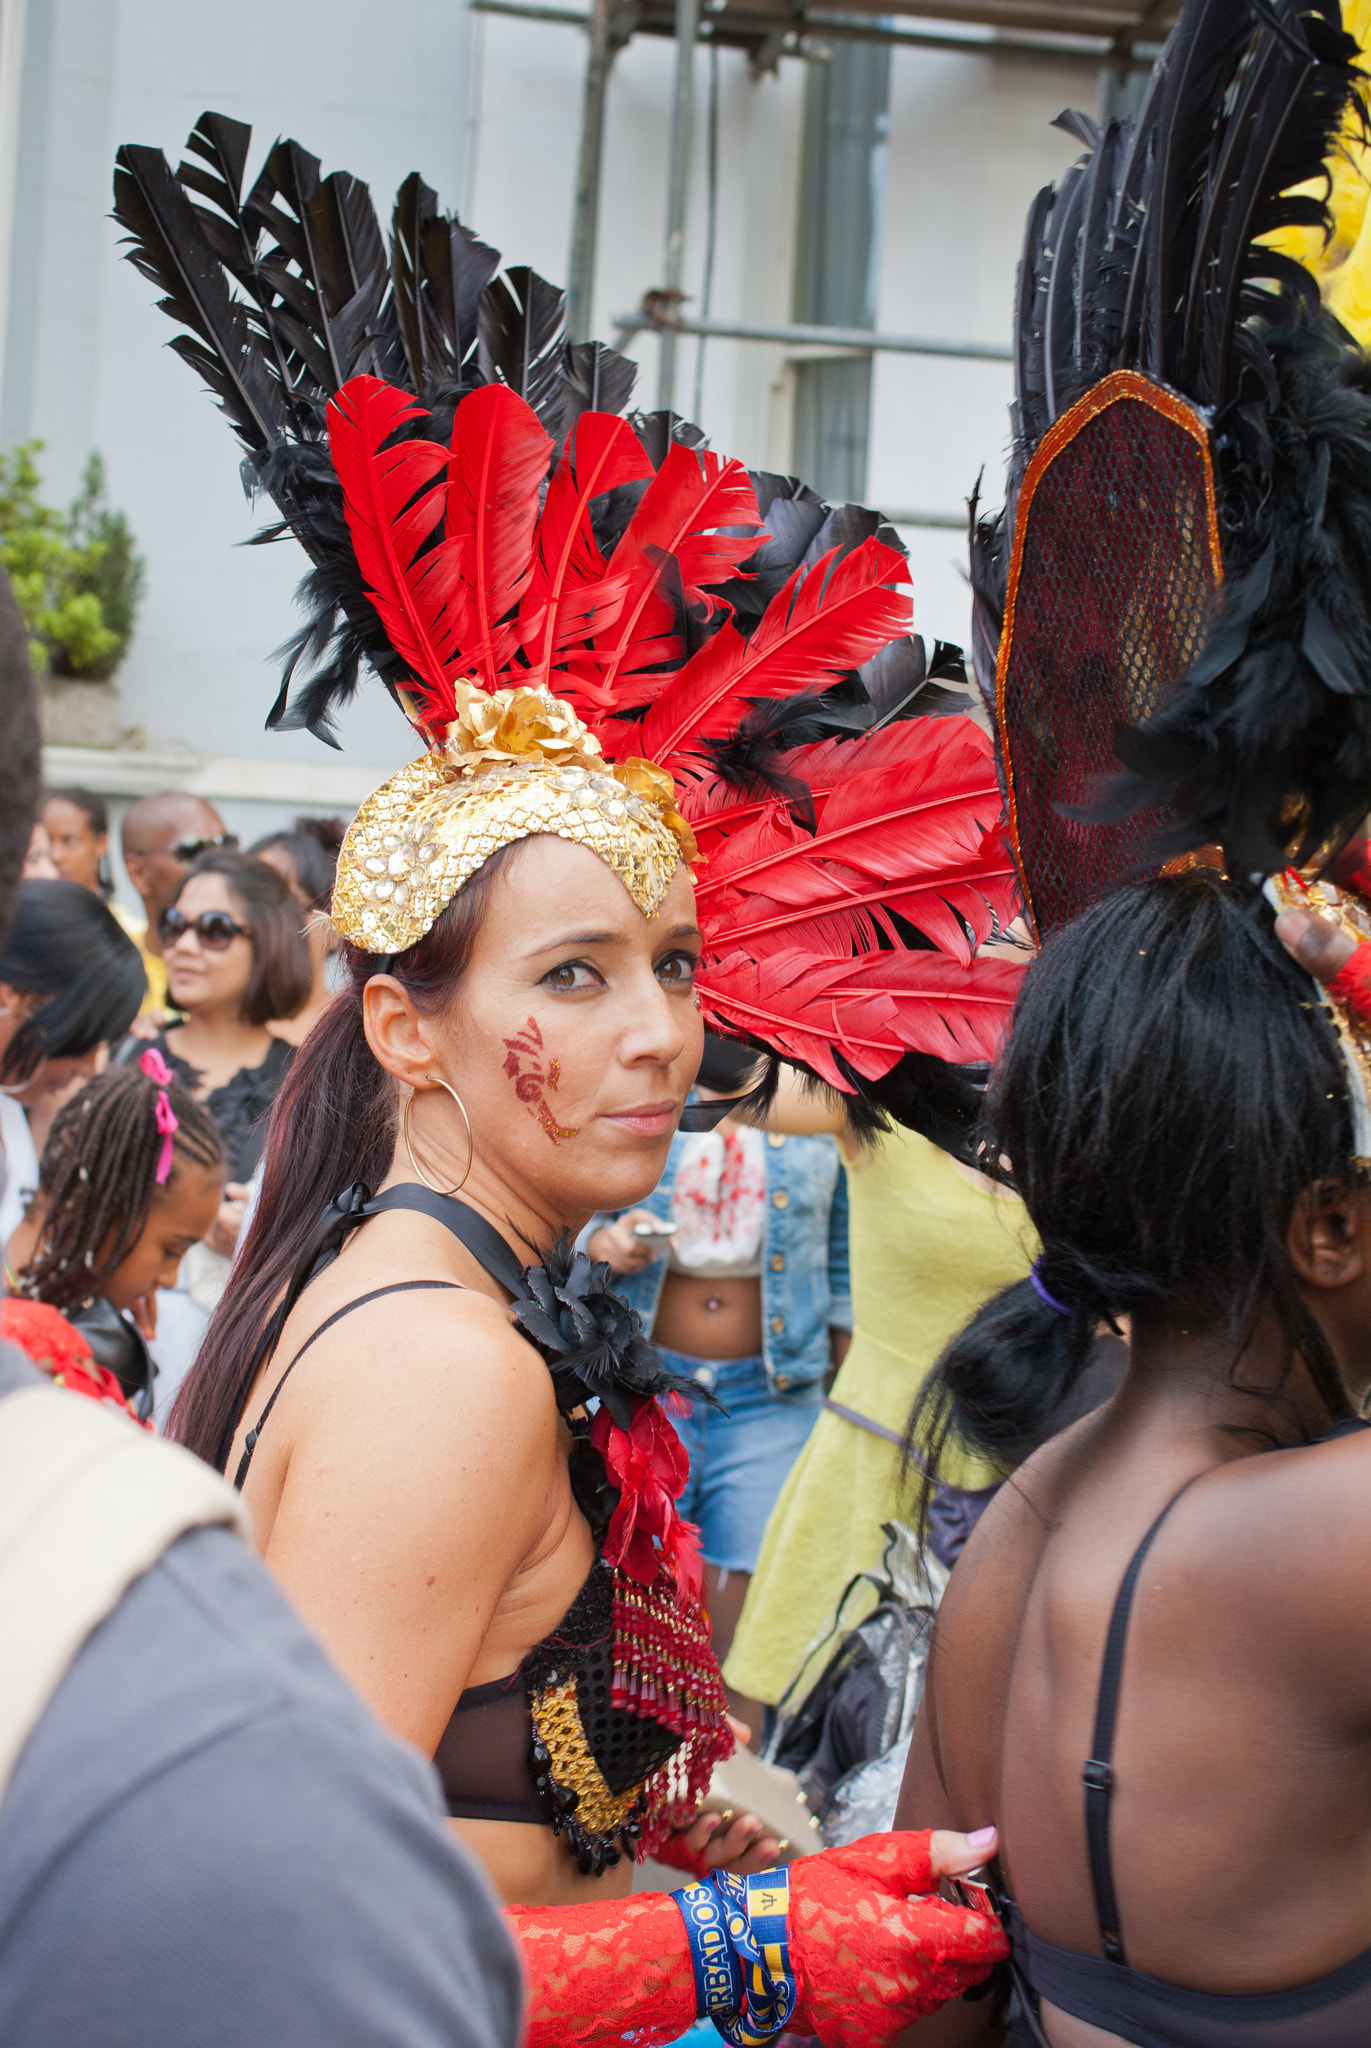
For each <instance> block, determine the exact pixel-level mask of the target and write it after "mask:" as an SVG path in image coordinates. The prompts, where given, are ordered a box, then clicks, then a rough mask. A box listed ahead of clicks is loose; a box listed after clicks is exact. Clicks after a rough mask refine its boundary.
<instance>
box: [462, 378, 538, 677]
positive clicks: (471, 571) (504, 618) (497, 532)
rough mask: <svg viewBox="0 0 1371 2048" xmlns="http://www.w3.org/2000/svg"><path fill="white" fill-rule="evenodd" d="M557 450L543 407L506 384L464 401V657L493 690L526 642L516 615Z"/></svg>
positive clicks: (530, 567)
mask: <svg viewBox="0 0 1371 2048" xmlns="http://www.w3.org/2000/svg"><path fill="white" fill-rule="evenodd" d="M551 452H552V442H551V440H550V439H549V437H548V436H547V435H546V434H545V433H544V432H543V429H542V426H541V425H540V424H539V420H538V415H537V413H536V412H534V410H533V408H532V406H531V405H526V404H525V402H524V400H523V399H522V398H520V397H518V395H517V394H516V393H515V392H513V391H511V390H510V389H509V387H508V385H506V384H484V385H482V386H481V388H480V390H478V391H473V392H472V393H471V396H470V397H469V398H464V399H463V400H462V402H461V404H460V405H459V406H458V408H457V414H456V418H455V419H454V420H453V423H452V448H451V454H450V459H449V463H448V496H447V535H448V539H449V540H453V539H458V538H462V539H466V540H467V541H468V543H469V549H470V554H469V559H468V565H467V569H466V578H467V587H468V592H469V601H470V621H471V623H470V629H469V635H468V642H467V645H466V647H465V648H464V650H463V659H464V660H465V662H466V663H467V664H468V665H469V666H470V667H471V668H472V669H473V670H475V671H477V672H478V675H477V679H478V680H479V681H480V682H481V683H482V684H484V686H485V688H487V689H489V690H498V689H499V688H500V687H501V685H502V683H503V682H507V681H509V680H511V678H509V677H502V675H501V673H500V672H501V670H502V669H503V668H504V667H505V666H506V664H507V663H508V662H509V660H510V658H511V657H512V655H513V653H514V651H515V649H516V647H517V646H518V644H519V633H518V627H517V624H516V623H515V622H514V621H513V620H512V619H510V617H509V614H510V613H511V612H513V611H514V609H515V607H516V606H517V605H518V603H519V600H520V598H521V597H522V596H523V593H524V589H525V587H526V585H527V584H528V581H529V578H530V576H531V575H532V573H533V531H534V527H535V525H536V524H537V519H538V491H539V487H540V485H541V484H542V481H543V478H544V477H545V476H546V475H547V464H548V456H549V455H550V454H551ZM519 680H522V676H521V677H520V678H519Z"/></svg>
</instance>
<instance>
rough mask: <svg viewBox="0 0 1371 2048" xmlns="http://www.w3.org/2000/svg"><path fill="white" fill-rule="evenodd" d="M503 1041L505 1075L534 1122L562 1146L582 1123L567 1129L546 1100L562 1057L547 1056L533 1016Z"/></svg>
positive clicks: (559, 1071) (559, 1072) (554, 1086)
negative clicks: (547, 1091)
mask: <svg viewBox="0 0 1371 2048" xmlns="http://www.w3.org/2000/svg"><path fill="white" fill-rule="evenodd" d="M503 1043H504V1048H505V1061H504V1071H505V1074H506V1075H507V1077H508V1078H509V1079H510V1080H511V1081H512V1082H513V1083H514V1093H515V1094H516V1095H517V1096H518V1098H519V1100H520V1102H522V1104H523V1105H524V1108H525V1109H526V1110H527V1111H528V1113H529V1115H530V1116H531V1117H532V1118H533V1120H534V1122H535V1123H537V1124H538V1125H539V1127H540V1128H541V1129H542V1130H543V1131H544V1132H545V1133H546V1135H547V1137H548V1138H549V1139H550V1140H551V1142H552V1143H553V1144H554V1145H560V1144H561V1142H562V1140H563V1139H564V1138H574V1137H576V1136H577V1134H578V1131H579V1128H580V1127H579V1125H576V1126H572V1127H571V1128H570V1129H568V1128H567V1127H566V1126H565V1125H562V1124H559V1123H558V1122H557V1119H556V1118H555V1117H554V1116H553V1114H552V1111H551V1110H550V1109H549V1108H548V1106H547V1103H546V1101H545V1099H544V1093H543V1091H544V1090H545V1089H547V1090H550V1091H551V1092H552V1093H553V1094H555V1093H556V1091H557V1084H558V1082H559V1081H560V1080H561V1078H562V1065H561V1061H560V1060H553V1059H548V1058H546V1057H545V1055H544V1052H543V1034H542V1032H541V1031H540V1030H539V1029H538V1023H537V1019H536V1018H534V1017H530V1018H529V1019H528V1020H527V1022H526V1023H525V1024H524V1025H523V1026H522V1027H521V1029H520V1030H519V1031H518V1032H516V1034H515V1035H514V1037H513V1038H506V1039H505V1040H504V1041H503Z"/></svg>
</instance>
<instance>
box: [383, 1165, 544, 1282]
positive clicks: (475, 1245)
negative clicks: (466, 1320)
mask: <svg viewBox="0 0 1371 2048" xmlns="http://www.w3.org/2000/svg"><path fill="white" fill-rule="evenodd" d="M387 1209H416V1210H418V1212H419V1214H420V1215H421V1216H431V1217H432V1219H433V1221H434V1222H435V1223H441V1224H442V1225H443V1226H444V1227H445V1228H446V1229H448V1230H450V1231H451V1232H452V1234H453V1236H454V1237H456V1238H460V1240H461V1242H462V1243H463V1244H464V1245H465V1246H466V1248H467V1250H468V1251H469V1252H470V1253H471V1256H472V1257H473V1259H475V1260H476V1262H477V1264H478V1265H480V1266H483V1267H484V1268H485V1270H486V1272H487V1273H489V1275H490V1277H491V1279H492V1280H498V1281H499V1283H500V1285H501V1286H502V1287H503V1288H506V1289H507V1290H508V1292H509V1293H510V1294H512V1295H513V1296H514V1299H515V1300H516V1301H527V1300H528V1298H529V1293H528V1281H527V1279H526V1278H525V1275H524V1268H523V1265H522V1263H521V1262H520V1260H519V1259H518V1258H517V1257H516V1255H515V1254H514V1253H513V1252H512V1251H511V1250H510V1248H509V1246H508V1245H507V1244H506V1243H505V1240H504V1239H503V1238H502V1237H501V1235H500V1233H499V1231H498V1230H497V1229H496V1228H495V1225H494V1224H493V1223H487V1221H486V1219H485V1217H484V1216H478V1215H477V1213H476V1211H475V1210H474V1209H471V1208H468V1206H467V1204H466V1203H465V1202H459V1201H458V1200H457V1197H456V1196H455V1195H439V1194H435V1193H434V1191H433V1189H432V1188H425V1187H420V1186H419V1185H418V1183H417V1182H415V1181H405V1182H403V1183H402V1184H401V1186H399V1187H398V1188H387V1189H386V1191H385V1193H384V1194H383V1195H377V1196H376V1197H375V1199H374V1200H372V1201H370V1202H368V1203H367V1204H366V1206H365V1208H364V1209H363V1210H362V1211H361V1213H360V1214H359V1215H358V1217H357V1221H358V1222H359V1223H364V1222H365V1221H366V1219H367V1217H368V1216H379V1215H381V1214H382V1213H383V1212H384V1211H385V1210H387ZM529 1249H530V1250H532V1249H533V1248H532V1246H530V1247H529Z"/></svg>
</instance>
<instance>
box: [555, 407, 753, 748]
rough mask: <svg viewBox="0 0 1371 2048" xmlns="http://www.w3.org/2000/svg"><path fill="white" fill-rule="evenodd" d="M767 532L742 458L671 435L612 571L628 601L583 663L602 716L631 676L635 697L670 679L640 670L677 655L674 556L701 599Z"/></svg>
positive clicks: (617, 702) (618, 701)
mask: <svg viewBox="0 0 1371 2048" xmlns="http://www.w3.org/2000/svg"><path fill="white" fill-rule="evenodd" d="M720 527H733V528H737V527H741V528H743V533H742V534H741V535H740V534H738V533H736V532H733V533H721V532H720V531H719V528H720ZM761 537H762V521H761V514H760V513H759V512H758V510H757V494H756V492H755V491H754V490H753V488H752V484H751V481H750V479H749V477H748V474H747V471H746V469H744V467H743V465H742V463H741V462H734V461H730V462H724V461H721V460H720V458H719V457H718V456H717V455H714V454H711V453H710V451H709V450H708V449H705V448H701V449H696V448H686V447H683V446H682V445H681V443H680V442H679V441H673V442H672V443H671V445H670V447H669V448H668V449H667V452H666V459H665V461H664V462H663V463H662V466H661V468H660V469H659V470H658V471H657V473H656V475H655V476H654V477H653V479H652V482H651V483H650V484H649V485H648V487H647V489H646V490H645V491H644V493H643V496H642V501H641V503H640V504H639V506H638V509H637V511H636V512H635V513H634V515H633V517H632V519H631V520H630V521H629V524H628V526H627V528H626V529H625V532H624V534H623V537H622V539H621V540H620V542H619V545H618V546H617V547H616V548H615V550H614V558H613V561H612V563H611V565H610V566H611V569H612V571H613V573H614V574H615V575H616V576H622V577H623V578H624V579H625V584H626V594H625V599H624V604H623V609H622V611H621V612H620V614H619V618H618V620H617V622H616V624H615V626H614V628H613V630H612V631H611V632H610V633H609V634H607V635H604V634H601V635H597V637H596V641H595V646H594V652H593V656H592V658H591V659H590V660H589V661H587V662H586V663H584V664H583V665H582V683H583V688H584V690H585V693H586V697H587V701H588V703H590V704H592V705H593V706H594V707H596V708H597V710H598V712H599V715H600V716H605V715H608V716H611V717H612V716H613V715H614V712H615V709H616V707H620V708H621V707H622V706H623V704H624V703H625V701H626V699H627V696H628V690H627V686H628V684H629V682H630V680H632V682H633V683H634V685H636V686H637V691H638V701H639V702H641V701H642V700H643V698H644V697H650V696H652V695H655V694H656V692H657V691H658V690H659V689H660V688H661V687H662V683H663V680H664V679H663V678H662V677H660V676H651V675H647V674H644V671H645V670H648V669H651V668H653V667H654V666H656V665H657V664H659V663H661V662H664V661H671V660H675V659H679V657H680V654H681V642H680V635H679V632H678V630H677V617H676V611H675V608H674V606H673V605H672V604H671V603H670V601H669V600H668V599H667V598H666V596H665V595H663V593H662V590H661V583H662V572H663V568H664V566H665V564H666V562H667V561H668V560H673V561H674V562H675V563H676V565H677V567H678V569H679V572H680V578H681V583H682V586H683V588H684V592H685V596H686V598H687V599H690V598H692V597H698V596H699V593H700V592H701V590H702V589H703V588H704V586H705V585H706V584H708V583H711V582H720V581H722V579H723V578H724V577H725V576H727V575H728V574H730V573H731V572H732V571H733V570H734V569H735V568H736V565H737V564H738V563H739V562H742V561H745V560H746V559H747V557H748V556H749V555H751V554H755V553H756V550H757V545H758V541H759V539H760V538H761ZM634 751H635V752H637V751H640V750H639V749H637V748H635V750H634Z"/></svg>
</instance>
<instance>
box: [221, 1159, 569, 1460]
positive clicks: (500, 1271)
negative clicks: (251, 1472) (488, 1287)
mask: <svg viewBox="0 0 1371 2048" xmlns="http://www.w3.org/2000/svg"><path fill="white" fill-rule="evenodd" d="M391 1209H413V1210H417V1211H418V1213H419V1214H420V1215H423V1216H429V1217H432V1219H433V1221H434V1222H435V1223H441V1224H443V1225H444V1227H445V1228H446V1229H448V1230H450V1231H451V1232H452V1234H453V1236H454V1237H456V1238H459V1239H460V1240H461V1242H462V1243H463V1244H464V1245H465V1246H466V1248H467V1250H468V1251H469V1252H470V1253H471V1255H472V1257H473V1258H474V1259H475V1260H476V1262H477V1264H478V1265H479V1266H481V1267H482V1268H483V1269H484V1270H485V1271H486V1272H487V1273H489V1275H490V1277H491V1279H492V1280H498V1281H499V1283H500V1285H501V1286H502V1287H503V1288H505V1289H506V1290H507V1292H508V1293H510V1294H512V1295H513V1296H514V1298H515V1300H516V1301H526V1300H527V1299H528V1293H529V1287H528V1281H527V1279H526V1277H525V1274H524V1268H523V1266H522V1265H521V1264H520V1263H519V1260H518V1259H517V1258H516V1256H515V1254H514V1253H513V1252H512V1251H511V1250H510V1248H509V1246H508V1245H507V1244H506V1243H505V1240H504V1239H503V1238H502V1237H501V1235H500V1233H499V1231H498V1230H497V1229H496V1228H495V1226H494V1224H493V1223H487V1221H486V1219H485V1217H484V1216H478V1215H477V1213H476V1211H475V1210H474V1209H472V1208H469V1207H468V1206H467V1204H466V1203H465V1202H459V1201H458V1200H457V1198H456V1196H455V1195H440V1194H437V1193H435V1192H434V1190H433V1189H432V1188H426V1187H421V1186H420V1185H419V1184H418V1183H417V1182H415V1181H403V1182H401V1184H400V1185H399V1187H394V1188H387V1189H386V1190H385V1192H384V1193H383V1194H379V1195H373V1194H372V1192H371V1190H370V1188H368V1187H367V1186H366V1184H365V1183H364V1182H362V1181H360V1180H359V1181H354V1182H353V1184H352V1186H351V1187H350V1188H345V1189H344V1190H343V1192H342V1194H340V1195H335V1196H334V1198H333V1200H332V1201H331V1202H330V1203H329V1205H328V1207H327V1209H325V1210H324V1212H323V1214H322V1216H321V1217H320V1218H319V1221H318V1223H317V1224H316V1225H315V1227H314V1229H313V1230H312V1231H311V1232H310V1234H309V1236H308V1238H307V1239H306V1240H305V1243H304V1245H303V1246H302V1247H301V1251H300V1256H299V1258H298V1259H297V1260H296V1261H295V1269H294V1271H293V1272H292V1274H291V1276H290V1280H289V1282H288V1283H287V1286H286V1291H285V1293H284V1294H283V1295H282V1297H281V1299H280V1301H279V1302H278V1304H277V1306H276V1308H275V1309H274V1310H273V1311H272V1314H271V1316H270V1317H269V1318H268V1320H267V1324H266V1327H265V1329H264V1330H263V1332H262V1335H261V1338H260V1340H259V1341H258V1343H257V1345H256V1347H255V1349H254V1350H253V1353H252V1356H251V1358H250V1359H249V1360H248V1362H247V1364H246V1366H245V1367H244V1369H243V1377H242V1379H241V1381H240V1382H239V1390H238V1398H237V1400H236V1401H235V1402H234V1404H233V1411H232V1415H231V1417H230V1419H229V1421H228V1422H227V1424H226V1425H225V1429H224V1434H223V1436H222V1437H221V1439H220V1441H219V1446H218V1450H217V1453H216V1456H215V1464H216V1465H217V1467H218V1469H219V1470H220V1471H221V1472H224V1471H227V1469H228V1461H229V1453H230V1451H231V1450H232V1449H233V1435H234V1431H235V1430H236V1429H237V1427H238V1422H239V1419H240V1417H241V1416H242V1413H243V1408H244V1406H245V1404H246V1402H247V1398H248V1395H249V1393H250V1392H251V1391H252V1383H253V1381H254V1380H255V1379H256V1377H257V1375H258V1373H259V1372H260V1371H261V1369H262V1364H263V1361H264V1360H265V1359H268V1358H270V1356H271V1354H272V1352H273V1351H274V1350H275V1349H276V1346H277V1345H278V1344H279V1343H280V1341H281V1332H282V1330H283V1329H284V1328H285V1326H286V1319H287V1318H288V1316H289V1315H290V1312H291V1310H292V1309H293V1308H294V1307H295V1304H296V1302H297V1301H298V1300H299V1299H300V1296H301V1295H302V1294H303V1293H304V1291H305V1289H306V1288H307V1287H308V1286H309V1283H310V1281H311V1280H313V1279H316V1278H317V1276H318V1275H319V1274H320V1273H322V1272H323V1270H324V1268H325V1266H327V1265H329V1264H331V1263H332V1261H333V1260H334V1259H335V1258H337V1256H338V1254H339V1252H340V1251H341V1250H342V1248H343V1244H344V1241H345V1240H346V1238H347V1237H348V1236H349V1235H350V1234H351V1232H352V1231H354V1230H356V1228H357V1227H358V1225H359V1224H361V1223H365V1222H366V1221H367V1220H368V1218H370V1217H372V1216H380V1215H383V1214H385V1213H386V1212H387V1211H388V1210H391ZM434 1284H436V1285H455V1284H456V1283H455V1282H436V1283H434ZM362 1298H363V1299H366V1300H369V1299H370V1298H371V1297H370V1296H364V1297H362ZM354 1306H356V1304H354ZM324 1327H326V1325H321V1329H322V1328H324ZM319 1334H320V1331H318V1330H316V1332H315V1336H318V1335H319ZM311 1341H312V1340H311ZM302 1348H303V1347H302ZM299 1355H300V1354H299V1352H297V1353H296V1357H297V1358H298V1357H299ZM294 1363H295V1360H294V1359H292V1360H291V1364H292V1365H293V1364H294ZM287 1370H289V1368H287ZM284 1377H285V1374H284V1373H283V1374H282V1378H283V1379H284ZM276 1391H277V1393H279V1392H280V1387H279V1385H278V1387H277V1390H276ZM274 1398H275V1396H273V1399H274ZM267 1405H268V1409H269V1408H270V1403H268V1404H267ZM265 1421H266V1415H265V1414H264V1415H263V1416H262V1418H261V1421H259V1422H258V1424H257V1428H258V1429H259V1430H260V1429H261V1427H262V1423H263V1422H265ZM244 1476H245V1475H244V1472H243V1467H242V1466H241V1465H240V1466H239V1477H238V1478H237V1480H236V1481H235V1484H236V1485H240V1486H241V1484H242V1480H243V1477H244Z"/></svg>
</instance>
